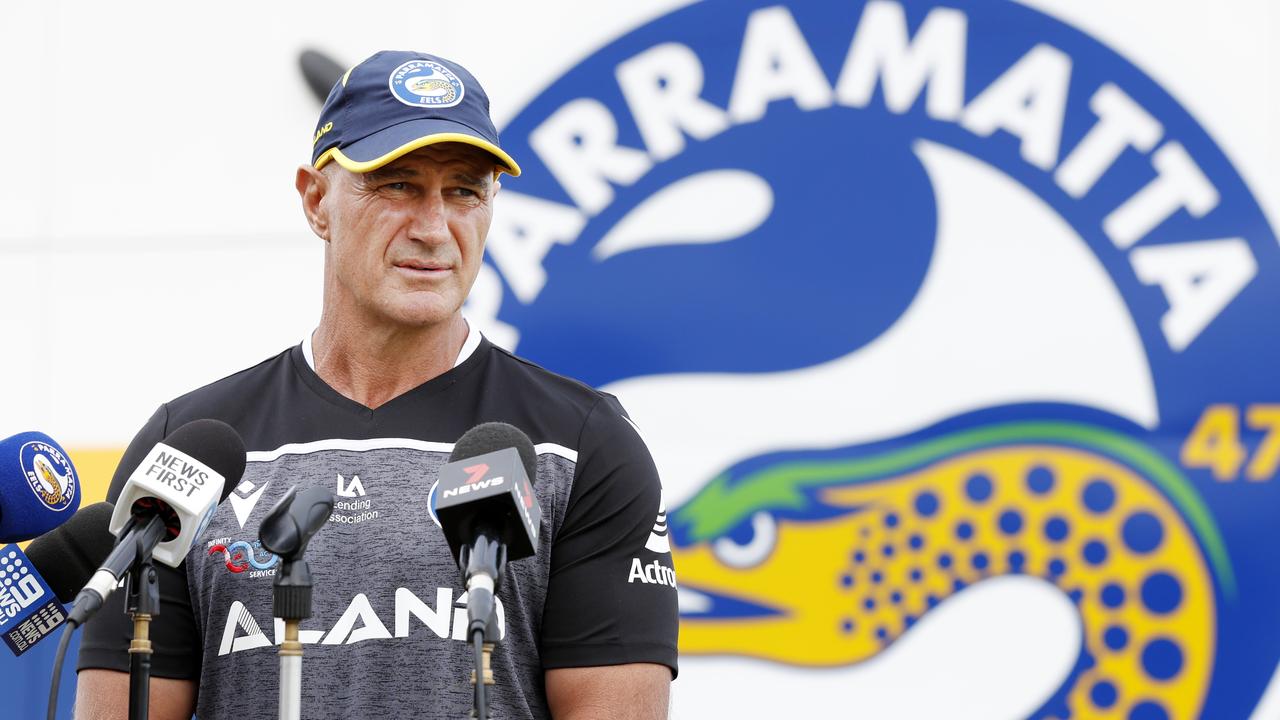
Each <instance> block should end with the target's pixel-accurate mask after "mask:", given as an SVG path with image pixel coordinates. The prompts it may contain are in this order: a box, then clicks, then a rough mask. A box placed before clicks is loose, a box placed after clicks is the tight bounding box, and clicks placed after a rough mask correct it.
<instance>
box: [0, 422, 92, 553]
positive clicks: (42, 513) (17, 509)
mask: <svg viewBox="0 0 1280 720" xmlns="http://www.w3.org/2000/svg"><path fill="white" fill-rule="evenodd" d="M79 507H80V479H79V477H77V475H76V470H75V468H74V467H72V465H71V459H70V458H68V457H67V453H66V451H65V450H63V449H62V447H61V446H59V445H58V443H56V442H54V441H53V438H51V437H49V436H48V435H45V434H44V433H39V432H25V433H18V434H17V435H13V436H10V437H7V438H5V439H4V440H0V543H13V542H22V541H24V540H30V539H31V538H33V537H36V536H38V535H43V534H45V533H47V532H49V531H50V530H52V529H54V528H55V527H57V526H59V525H61V524H62V523H64V522H66V521H67V519H68V518H70V517H71V516H72V515H73V514H75V511H76V509H77V508H79Z"/></svg>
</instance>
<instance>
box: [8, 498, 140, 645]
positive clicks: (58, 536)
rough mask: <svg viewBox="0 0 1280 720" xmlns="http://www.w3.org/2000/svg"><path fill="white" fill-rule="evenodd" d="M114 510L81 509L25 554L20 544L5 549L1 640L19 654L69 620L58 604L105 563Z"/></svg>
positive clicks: (103, 504)
mask: <svg viewBox="0 0 1280 720" xmlns="http://www.w3.org/2000/svg"><path fill="white" fill-rule="evenodd" d="M112 509H113V508H112V505H111V503H108V502H100V503H95V504H93V505H90V506H88V507H86V508H82V509H81V510H80V511H79V512H77V513H76V514H74V515H72V516H71V518H70V519H69V520H67V522H65V523H63V524H62V525H59V526H58V527H56V528H54V529H53V530H50V531H49V532H47V533H45V534H44V535H41V536H40V537H38V538H36V539H35V540H33V541H31V544H30V545H28V546H27V551H26V552H25V553H24V552H23V551H22V550H21V548H19V547H18V546H17V545H9V546H7V547H4V548H0V583H3V584H0V637H3V638H4V641H5V644H6V645H8V646H9V650H10V651H11V652H13V654H14V655H22V654H23V653H25V652H26V651H27V650H29V649H30V648H31V646H32V645H35V644H36V643H37V642H40V641H41V640H43V639H44V638H45V637H48V636H49V635H51V634H52V633H53V631H54V630H56V629H57V628H58V627H59V626H60V625H62V623H63V622H64V621H65V620H66V613H65V612H64V610H63V607H62V604H61V603H60V602H58V601H59V600H60V601H61V602H62V603H66V602H70V601H71V600H72V598H74V597H75V595H76V592H77V591H79V590H80V588H81V587H83V586H84V584H85V582H86V581H88V579H89V576H91V575H93V571H94V570H95V569H97V567H98V565H100V564H101V563H102V561H103V560H105V559H106V557H107V553H108V552H109V551H110V549H111V543H112V541H114V540H115V538H113V537H112V536H111V532H110V531H109V530H107V526H108V525H109V524H110V522H111V512H112ZM55 596H56V597H57V600H54V597H55Z"/></svg>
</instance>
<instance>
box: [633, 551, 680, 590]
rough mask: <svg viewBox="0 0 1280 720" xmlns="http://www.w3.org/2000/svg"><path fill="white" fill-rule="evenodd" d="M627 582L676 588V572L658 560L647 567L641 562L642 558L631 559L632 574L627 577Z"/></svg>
mask: <svg viewBox="0 0 1280 720" xmlns="http://www.w3.org/2000/svg"><path fill="white" fill-rule="evenodd" d="M627 582H629V583H634V582H639V583H643V584H645V585H666V586H667V587H675V586H676V571H675V569H674V568H670V567H667V566H666V565H663V564H662V563H660V562H658V561H657V560H654V561H653V562H651V563H649V564H648V565H645V564H643V563H641V562H640V558H631V572H630V573H629V574H628V575H627Z"/></svg>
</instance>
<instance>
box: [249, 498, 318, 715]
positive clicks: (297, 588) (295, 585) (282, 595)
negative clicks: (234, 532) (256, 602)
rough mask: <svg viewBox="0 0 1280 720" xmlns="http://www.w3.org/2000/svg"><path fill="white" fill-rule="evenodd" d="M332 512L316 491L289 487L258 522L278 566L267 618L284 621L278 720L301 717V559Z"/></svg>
mask: <svg viewBox="0 0 1280 720" xmlns="http://www.w3.org/2000/svg"><path fill="white" fill-rule="evenodd" d="M332 512H333V493H331V492H329V491H328V490H325V489H324V488H318V487H313V488H307V489H306V490H303V491H301V492H299V491H298V486H297V485H294V486H293V487H291V488H289V492H287V493H285V494H284V497H282V498H280V501H279V502H277V503H276V505H275V507H273V508H271V512H269V513H267V516H266V517H265V518H263V519H262V526H261V527H260V528H259V530H258V539H259V540H261V541H262V547H264V548H266V549H267V551H268V552H271V553H275V554H276V555H277V556H279V557H280V560H281V561H282V562H281V563H280V570H279V572H277V573H276V579H275V583H274V584H273V587H272V589H271V613H272V614H273V615H275V616H276V617H278V618H280V619H281V620H284V642H283V643H281V644H280V702H279V712H278V714H277V717H279V718H280V719H281V720H297V719H298V718H300V717H302V643H301V642H299V640H298V635H299V630H298V624H299V623H300V622H302V620H303V619H305V618H309V617H311V589H312V586H313V583H312V580H311V567H310V566H308V565H307V561H306V560H303V559H302V555H303V553H305V552H306V551H307V543H309V542H311V538H312V537H313V536H314V535H315V534H316V533H317V532H319V531H320V528H322V527H324V524H325V523H326V522H328V520H329V515H330V513H332Z"/></svg>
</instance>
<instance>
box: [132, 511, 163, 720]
mask: <svg viewBox="0 0 1280 720" xmlns="http://www.w3.org/2000/svg"><path fill="white" fill-rule="evenodd" d="M164 531H165V525H164V521H163V520H161V519H160V517H159V516H154V515H153V516H152V517H151V519H150V520H148V521H147V524H146V526H144V527H143V529H142V532H140V533H138V534H137V536H136V540H135V542H136V548H137V550H136V553H135V555H134V561H133V564H132V565H130V566H129V574H128V576H127V581H126V582H127V589H128V593H129V601H128V605H127V608H126V612H128V613H129V614H130V615H131V616H132V617H133V640H132V641H131V642H130V643H129V720H145V719H146V718H147V716H148V714H149V713H150V708H149V703H150V700H151V654H152V649H151V620H152V619H153V618H155V617H156V616H158V615H159V614H160V582H159V576H157V575H156V568H155V564H154V563H153V562H152V558H151V549H152V548H154V547H155V546H156V544H157V543H158V542H159V540H160V536H161V535H162V534H163V533H164Z"/></svg>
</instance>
